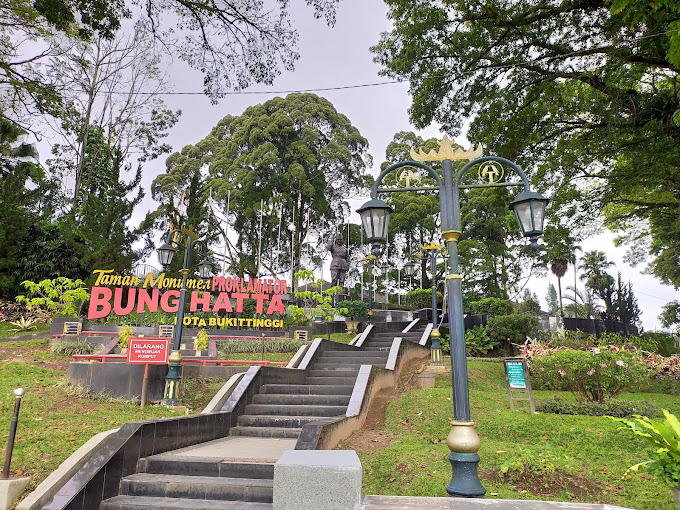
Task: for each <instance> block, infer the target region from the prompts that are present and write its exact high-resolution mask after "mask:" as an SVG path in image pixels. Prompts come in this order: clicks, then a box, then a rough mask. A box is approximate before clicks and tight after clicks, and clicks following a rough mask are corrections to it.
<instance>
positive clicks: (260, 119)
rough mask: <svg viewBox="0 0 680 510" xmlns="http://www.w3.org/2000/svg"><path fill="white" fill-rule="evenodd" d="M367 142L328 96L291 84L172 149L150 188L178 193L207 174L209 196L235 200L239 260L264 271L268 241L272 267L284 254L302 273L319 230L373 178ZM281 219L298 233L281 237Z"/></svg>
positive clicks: (235, 256)
mask: <svg viewBox="0 0 680 510" xmlns="http://www.w3.org/2000/svg"><path fill="white" fill-rule="evenodd" d="M367 147H368V142H367V140H366V139H365V138H363V137H362V136H361V134H360V133H359V131H358V130H357V129H356V127H354V126H353V125H352V124H351V122H350V121H349V119H348V118H347V117H345V116H344V115H342V114H341V113H339V112H338V111H337V110H336V109H335V108H334V107H333V105H332V104H331V103H330V102H329V101H327V100H326V99H324V98H321V97H319V96H316V95H314V94H289V95H288V96H286V97H285V98H281V97H277V98H274V99H271V100H269V101H266V102H265V103H263V104H259V105H255V106H251V107H249V108H247V109H246V110H245V111H244V112H243V114H242V115H239V116H231V115H228V116H226V117H224V118H223V119H222V120H220V121H219V123H218V124H217V126H215V127H214V128H213V130H212V132H211V133H210V135H209V136H207V137H206V138H204V139H203V140H201V141H199V142H198V143H197V144H196V145H187V146H186V147H184V148H183V149H182V151H181V152H177V153H174V154H171V155H170V156H169V157H168V159H167V160H166V173H165V174H163V175H159V176H158V177H156V179H154V181H153V183H152V186H151V189H152V193H153V196H154V198H155V199H156V200H157V201H159V202H161V203H169V202H170V200H171V199H172V198H173V197H177V196H179V195H180V194H181V192H182V190H183V189H184V188H185V185H186V182H188V181H191V179H192V178H193V177H194V176H197V175H198V176H199V177H198V178H199V179H200V181H201V183H200V186H199V188H200V189H202V190H203V195H204V196H207V195H209V194H212V197H213V199H214V200H216V201H217V202H218V203H219V204H220V205H221V206H222V207H223V209H224V210H226V209H227V208H226V206H227V201H229V202H230V207H229V218H228V220H229V223H230V225H231V226H232V228H233V230H232V231H233V232H236V233H237V234H238V237H237V239H236V240H235V242H234V245H235V249H234V250H230V251H229V256H230V257H231V259H230V260H229V263H230V266H231V268H232V270H233V271H234V272H235V273H236V274H239V275H240V274H249V275H254V274H256V272H257V269H258V268H257V260H258V250H259V249H260V244H261V251H260V253H259V258H260V259H261V265H262V266H263V267H264V268H265V269H266V270H268V271H272V272H273V273H274V272H276V271H277V270H278V269H276V268H275V267H274V266H275V265H277V267H281V264H283V265H289V267H292V268H293V273H296V272H298V271H299V269H300V267H301V266H300V261H301V257H302V252H303V247H304V246H305V245H306V244H307V242H308V241H307V238H308V235H309V234H310V232H317V231H318V230H319V229H323V230H325V229H326V228H329V227H327V226H330V225H331V224H337V223H342V221H338V218H341V217H343V216H342V215H343V214H344V212H343V211H344V210H345V208H346V205H345V204H346V199H347V197H348V196H352V195H354V194H356V193H359V192H364V191H367V189H368V187H369V186H370V184H372V178H371V177H370V176H369V175H368V174H367V173H366V168H367V166H368V162H369V161H370V156H369V154H368V149H367ZM203 168H207V175H205V172H204V173H203V174H201V169H203ZM331 183H332V185H331ZM260 217H262V223H263V229H264V230H263V232H264V235H262V236H261V235H260V233H259V232H260V230H259V224H260ZM310 226H314V227H313V230H311V229H312V227H310ZM279 227H280V229H281V231H282V232H291V233H292V235H286V236H281V238H279V237H278V236H277V234H276V232H277V231H278V229H279ZM230 230H231V229H230ZM321 234H324V232H321ZM291 242H292V244H293V245H292V247H291ZM291 248H292V252H293V253H292V261H291Z"/></svg>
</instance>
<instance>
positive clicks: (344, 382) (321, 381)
mask: <svg viewBox="0 0 680 510" xmlns="http://www.w3.org/2000/svg"><path fill="white" fill-rule="evenodd" d="M356 380H357V379H356V377H329V376H325V377H307V382H309V384H316V385H323V386H325V385H329V386H338V385H341V386H350V385H351V386H352V387H354V383H355V382H356Z"/></svg>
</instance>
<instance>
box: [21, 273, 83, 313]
mask: <svg viewBox="0 0 680 510" xmlns="http://www.w3.org/2000/svg"><path fill="white" fill-rule="evenodd" d="M21 285H22V286H23V287H25V288H26V289H27V290H28V292H29V294H30V297H28V298H27V297H26V296H17V301H18V302H19V303H25V304H26V306H27V307H28V308H29V309H31V308H34V307H37V308H40V309H41V310H43V311H44V312H46V313H47V314H49V315H50V316H54V317H78V316H79V315H80V311H81V308H82V306H83V303H84V302H85V301H87V300H88V299H90V293H89V292H88V291H87V288H86V286H85V282H83V281H82V280H71V279H69V278H65V277H63V276H59V277H57V278H54V279H53V280H50V279H47V280H42V281H41V282H39V283H34V282H32V281H30V280H25V281H23V282H21Z"/></svg>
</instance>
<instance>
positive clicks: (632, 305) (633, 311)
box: [602, 273, 641, 326]
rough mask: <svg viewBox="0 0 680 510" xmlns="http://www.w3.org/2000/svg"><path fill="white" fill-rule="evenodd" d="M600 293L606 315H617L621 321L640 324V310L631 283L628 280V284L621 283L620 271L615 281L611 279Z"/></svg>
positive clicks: (633, 324)
mask: <svg viewBox="0 0 680 510" xmlns="http://www.w3.org/2000/svg"><path fill="white" fill-rule="evenodd" d="M612 280H613V279H612ZM602 294H603V296H604V297H603V299H604V301H605V303H607V315H610V316H613V317H618V318H619V320H620V321H621V322H623V323H624V324H630V325H631V326H638V325H639V324H640V313H641V312H640V309H639V308H638V304H637V299H636V298H635V295H634V294H633V284H632V283H630V282H628V284H625V283H623V281H622V279H621V273H619V276H618V278H617V280H616V283H614V282H613V281H612V282H611V283H610V285H609V287H607V288H606V289H604V291H603V293H602ZM605 297H606V299H605Z"/></svg>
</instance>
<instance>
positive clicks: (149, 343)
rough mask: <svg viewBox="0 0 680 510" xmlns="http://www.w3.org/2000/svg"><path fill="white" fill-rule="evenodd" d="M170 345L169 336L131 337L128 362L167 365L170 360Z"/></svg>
mask: <svg viewBox="0 0 680 510" xmlns="http://www.w3.org/2000/svg"><path fill="white" fill-rule="evenodd" d="M169 347H170V339H169V338H154V339H147V338H130V341H129V343H128V357H127V362H128V363H149V364H150V365H153V364H155V365H165V364H166V363H167V362H168V353H169V351H170V348H169Z"/></svg>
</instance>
